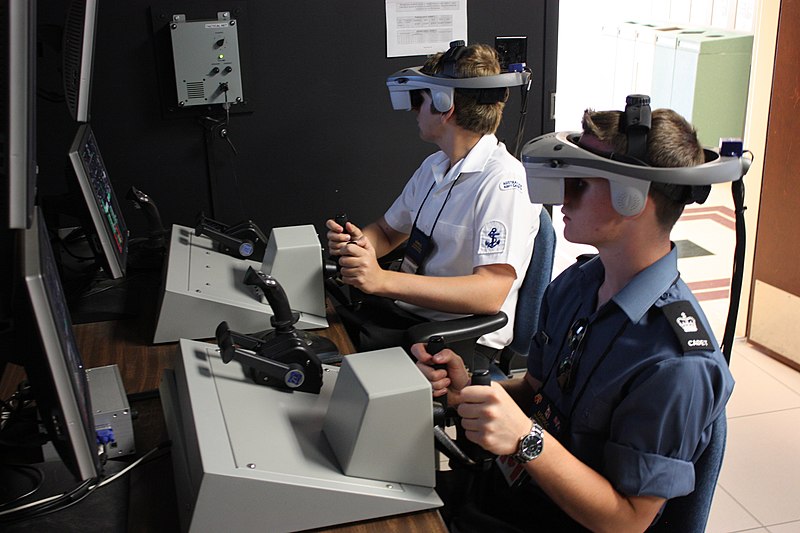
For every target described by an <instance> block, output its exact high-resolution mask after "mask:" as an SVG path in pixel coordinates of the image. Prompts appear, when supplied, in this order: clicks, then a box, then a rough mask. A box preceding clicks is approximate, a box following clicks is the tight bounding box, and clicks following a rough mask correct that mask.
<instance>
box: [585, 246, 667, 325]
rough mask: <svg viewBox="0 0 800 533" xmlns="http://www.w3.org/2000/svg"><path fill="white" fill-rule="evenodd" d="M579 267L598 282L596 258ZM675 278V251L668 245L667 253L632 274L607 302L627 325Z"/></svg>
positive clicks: (601, 269)
mask: <svg viewBox="0 0 800 533" xmlns="http://www.w3.org/2000/svg"><path fill="white" fill-rule="evenodd" d="M580 268H581V270H582V271H583V273H584V275H585V276H587V278H590V279H595V280H599V281H598V283H602V280H603V273H604V271H605V270H604V267H603V263H602V261H600V257H599V256H598V257H595V258H593V259H592V260H589V261H587V262H586V263H584V264H583V265H581V267H580ZM679 275H680V274H679V272H678V249H677V247H676V246H675V243H671V249H670V251H669V253H668V254H666V255H665V256H664V257H662V258H661V259H659V260H658V261H656V262H655V263H653V264H652V265H650V266H649V267H647V268H646V269H644V270H643V271H641V272H639V273H638V274H636V276H634V278H633V279H632V280H630V281H629V282H628V284H627V285H625V287H623V288H622V290H621V291H619V292H618V293H617V294H615V295H614V296H613V297H612V298H611V301H613V302H614V303H615V304H617V306H618V307H619V308H620V309H621V310H622V312H623V313H625V314H626V315H627V316H628V318H629V319H630V321H631V322H634V323H636V322H639V320H641V319H642V317H643V316H644V315H645V313H646V312H647V310H648V309H650V308H651V307H652V306H653V304H654V303H656V301H658V299H659V298H660V297H661V295H662V294H664V293H666V292H667V291H668V290H669V288H670V287H671V286H672V284H673V283H675V280H676V279H677V278H678V276H679Z"/></svg>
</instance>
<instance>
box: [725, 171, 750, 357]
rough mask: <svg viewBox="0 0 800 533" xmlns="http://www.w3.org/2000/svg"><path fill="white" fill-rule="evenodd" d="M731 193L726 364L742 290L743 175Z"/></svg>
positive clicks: (743, 234) (731, 344) (733, 185)
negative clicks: (733, 234) (733, 224)
mask: <svg viewBox="0 0 800 533" xmlns="http://www.w3.org/2000/svg"><path fill="white" fill-rule="evenodd" d="M731 194H732V195H733V207H734V213H735V216H736V248H735V250H734V253H733V272H732V273H731V290H730V302H729V307H728V318H727V320H726V323H725V333H724V334H723V336H722V347H721V348H722V355H723V356H724V357H725V361H726V362H727V363H728V364H730V362H731V352H732V351H733V336H734V334H735V333H736V320H737V318H738V315H739V300H740V298H741V292H742V278H743V277H744V254H745V240H746V239H745V238H746V231H745V222H744V212H745V209H747V208H746V207H745V205H744V177H742V178H739V179H738V180H736V181H734V182H733V183H732V184H731Z"/></svg>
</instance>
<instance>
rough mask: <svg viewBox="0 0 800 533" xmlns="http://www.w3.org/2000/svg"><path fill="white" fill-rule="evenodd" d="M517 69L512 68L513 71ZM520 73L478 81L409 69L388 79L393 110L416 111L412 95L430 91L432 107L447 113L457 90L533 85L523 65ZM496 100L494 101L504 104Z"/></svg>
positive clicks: (506, 73)
mask: <svg viewBox="0 0 800 533" xmlns="http://www.w3.org/2000/svg"><path fill="white" fill-rule="evenodd" d="M513 67H514V66H513V65H512V68H513ZM516 68H518V69H519V71H516V72H504V73H502V74H495V75H493V76H479V77H476V78H451V77H445V76H438V75H434V74H425V73H424V72H422V70H421V69H422V67H409V68H404V69H403V70H399V71H397V72H395V73H394V74H392V75H391V76H389V78H388V79H387V80H386V86H387V87H388V88H389V96H390V97H391V99H392V108H393V109H395V110H396V111H397V110H404V111H409V110H411V109H412V108H413V106H412V103H411V91H415V90H420V89H428V90H430V92H431V100H432V101H433V107H434V108H435V109H436V110H437V111H439V112H441V113H444V112H446V111H448V110H449V109H450V108H451V107H453V93H454V92H455V90H456V89H466V90H476V91H480V90H491V89H505V88H508V87H516V86H519V85H527V84H528V83H530V77H531V74H530V72H526V71H524V70H523V67H522V65H518V66H516ZM501 100H502V99H500V98H495V99H494V100H493V101H494V102H498V101H501Z"/></svg>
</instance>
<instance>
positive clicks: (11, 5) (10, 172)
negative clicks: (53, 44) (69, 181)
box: [0, 0, 36, 229]
mask: <svg viewBox="0 0 800 533" xmlns="http://www.w3.org/2000/svg"><path fill="white" fill-rule="evenodd" d="M0 60H2V63H3V67H2V72H3V74H2V75H0V98H2V104H0V124H2V130H0V179H1V180H2V185H1V186H2V188H3V191H2V192H0V210H1V211H2V213H0V218H1V219H2V220H0V227H8V228H12V229H25V228H28V227H30V225H31V221H32V216H33V215H32V213H33V205H34V202H35V195H36V2H33V1H29V0H7V1H5V2H2V5H0Z"/></svg>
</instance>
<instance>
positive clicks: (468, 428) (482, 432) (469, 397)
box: [458, 382, 531, 455]
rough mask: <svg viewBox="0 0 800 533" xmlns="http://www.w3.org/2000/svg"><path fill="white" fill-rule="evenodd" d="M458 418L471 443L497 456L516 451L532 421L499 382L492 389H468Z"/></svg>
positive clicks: (461, 396) (459, 407)
mask: <svg viewBox="0 0 800 533" xmlns="http://www.w3.org/2000/svg"><path fill="white" fill-rule="evenodd" d="M460 399H461V403H460V404H459V406H458V414H459V415H460V416H461V426H462V427H463V428H464V430H465V434H466V436H467V438H468V439H469V440H471V441H472V442H474V443H476V444H478V445H479V446H480V447H481V448H483V449H484V450H486V451H489V452H491V453H493V454H496V455H509V454H512V453H515V452H516V451H517V446H518V444H519V439H520V437H522V436H523V435H525V434H526V433H527V432H528V431H530V429H531V421H530V419H529V418H528V417H527V416H526V415H525V413H523V412H522V409H520V407H519V405H517V403H516V402H515V401H514V400H513V399H512V398H511V396H509V395H508V392H506V390H505V389H504V388H503V387H502V386H500V385H499V384H498V383H497V382H493V383H492V384H491V386H490V387H485V386H480V387H479V386H471V387H465V388H464V390H462V391H461V395H460Z"/></svg>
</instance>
